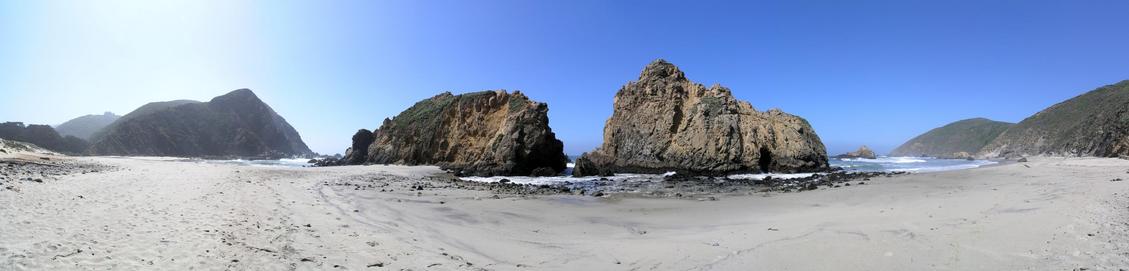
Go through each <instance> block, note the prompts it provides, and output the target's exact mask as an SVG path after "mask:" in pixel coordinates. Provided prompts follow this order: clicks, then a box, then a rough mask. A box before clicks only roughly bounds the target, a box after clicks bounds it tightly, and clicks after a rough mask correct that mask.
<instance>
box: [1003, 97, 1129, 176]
mask: <svg viewBox="0 0 1129 271" xmlns="http://www.w3.org/2000/svg"><path fill="white" fill-rule="evenodd" d="M981 155H983V156H987V157H1003V158H1014V157H1021V156H1029V155H1054V156H1099V157H1118V156H1126V155H1129V80H1126V81H1121V82H1119V83H1117V84H1113V85H1108V86H1104V87H1101V88H1098V89H1095V90H1093V91H1090V92H1087V93H1085V94H1082V95H1079V96H1077V97H1074V98H1071V99H1069V100H1066V101H1063V102H1061V103H1058V104H1055V105H1053V106H1051V107H1048V108H1047V109H1044V110H1043V111H1039V113H1035V115H1033V116H1031V117H1028V118H1026V119H1024V120H1023V121H1020V122H1019V123H1017V124H1015V126H1012V127H1011V128H1008V129H1007V131H1004V132H1003V133H1001V134H1000V135H999V137H996V138H995V139H994V140H992V142H991V143H989V144H988V145H987V146H984V148H983V149H982V150H981Z"/></svg>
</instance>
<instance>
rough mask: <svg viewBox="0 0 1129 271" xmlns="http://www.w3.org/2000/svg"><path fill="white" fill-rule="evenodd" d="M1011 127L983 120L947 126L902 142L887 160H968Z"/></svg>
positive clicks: (969, 120)
mask: <svg viewBox="0 0 1129 271" xmlns="http://www.w3.org/2000/svg"><path fill="white" fill-rule="evenodd" d="M1012 125H1014V124H1013V123H1008V122H1002V121H994V120H990V119H985V118H974V119H966V120H961V121H957V122H953V123H949V124H946V125H945V126H941V127H938V128H934V129H932V130H929V131H928V132H925V133H924V134H921V135H918V136H917V137H914V138H913V139H910V140H909V141H906V143H903V144H902V145H901V146H898V148H896V149H894V151H891V152H890V156H928V157H937V158H954V159H967V158H971V157H972V156H973V155H974V154H976V153H978V152H980V149H982V148H984V146H986V145H988V143H990V142H992V140H993V139H996V137H998V136H999V135H1000V134H1001V133H1003V132H1004V131H1005V130H1007V129H1008V128H1009V127H1011V126H1012Z"/></svg>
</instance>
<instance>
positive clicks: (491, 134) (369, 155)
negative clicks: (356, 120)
mask: <svg viewBox="0 0 1129 271" xmlns="http://www.w3.org/2000/svg"><path fill="white" fill-rule="evenodd" d="M548 112H549V107H548V105H546V104H544V103H540V102H535V101H532V100H530V99H529V98H528V97H526V96H525V95H524V94H522V93H521V92H520V91H514V92H513V93H512V94H511V93H507V92H506V91H504V90H495V91H481V92H474V93H466V94H461V95H453V94H451V93H450V92H445V93H442V94H439V95H436V96H435V97H431V98H428V99H426V100H423V101H420V102H418V103H416V104H415V105H413V106H412V107H411V108H408V109H407V110H404V111H403V112H401V113H400V114H399V115H397V116H396V117H394V118H392V119H385V120H384V123H383V124H382V125H381V126H380V128H379V129H377V130H375V131H373V132H372V133H370V134H371V136H366V133H367V132H368V131H367V130H360V131H358V132H357V133H356V134H355V135H353V145H352V147H351V148H350V149H349V150H348V151H347V154H346V156H345V158H344V159H343V162H347V163H349V164H363V163H369V164H406V165H438V166H440V167H442V168H444V169H448V170H452V171H454V172H455V173H456V174H459V175H477V176H492V175H515V176H525V175H556V174H558V173H560V172H562V171H564V169H565V166H566V164H567V163H568V158H567V157H566V156H565V155H564V144H563V143H561V141H560V140H557V138H556V135H555V134H554V133H553V131H552V129H550V128H549V117H548ZM362 158H363V159H362Z"/></svg>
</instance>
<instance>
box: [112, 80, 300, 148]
mask: <svg viewBox="0 0 1129 271" xmlns="http://www.w3.org/2000/svg"><path fill="white" fill-rule="evenodd" d="M90 152H91V153H93V154H97V155H154V156H181V157H215V158H221V157H240V158H256V159H277V158H281V157H290V156H302V155H310V154H313V152H311V151H310V149H309V148H308V147H307V146H306V143H304V142H302V138H301V136H299V135H298V131H296V130H294V127H291V126H290V124H289V123H287V122H286V120H285V119H283V118H282V117H281V116H279V115H278V113H275V112H274V109H271V107H270V106H268V105H267V104H266V103H264V102H263V101H262V100H260V99H259V97H258V96H256V95H255V93H253V92H251V90H249V89H239V90H235V91H232V92H230V93H227V94H224V95H221V96H218V97H215V98H213V99H212V100H211V101H208V102H196V101H187V100H179V101H170V102H157V103H150V104H147V105H145V106H142V107H140V108H138V109H137V110H134V111H133V112H130V113H129V114H126V115H125V116H122V117H121V118H119V119H118V120H117V121H115V122H114V123H112V124H110V125H109V126H107V127H106V128H104V129H103V130H102V131H100V132H98V133H95V135H94V136H93V141H92V143H91V146H90Z"/></svg>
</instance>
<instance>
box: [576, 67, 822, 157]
mask: <svg viewBox="0 0 1129 271" xmlns="http://www.w3.org/2000/svg"><path fill="white" fill-rule="evenodd" d="M614 104H615V108H614V111H613V113H612V116H611V118H609V119H608V121H607V123H606V124H605V126H604V142H603V144H602V145H601V146H600V147H598V148H597V149H596V150H594V151H592V152H589V153H585V154H583V155H581V157H579V158H578V159H577V161H576V163H575V164H576V167H575V169H574V170H573V175H574V176H589V175H608V174H612V173H619V172H636V173H660V172H666V171H676V172H685V173H690V174H700V175H718V174H727V173H744V172H800V171H824V170H827V169H828V164H827V151H826V149H825V148H824V146H823V143H822V142H821V141H820V139H819V136H817V135H816V133H815V130H813V129H812V127H811V125H810V124H808V122H807V121H806V120H804V119H803V118H800V117H797V116H794V115H790V114H787V113H784V112H783V111H780V110H778V109H771V110H768V111H766V112H761V111H757V110H756V109H754V108H753V106H752V105H751V104H749V103H748V102H745V101H740V100H737V99H736V98H734V97H733V94H732V93H730V90H729V89H728V88H726V87H723V86H720V85H714V86H711V87H705V86H703V85H702V84H698V83H694V82H691V81H690V80H688V79H687V78H686V76H685V74H683V72H682V71H681V70H679V69H678V67H676V66H675V65H673V64H671V63H669V62H666V61H664V60H661V59H660V60H655V61H654V62H652V63H650V64H648V65H647V66H646V68H644V69H643V72H642V73H641V74H640V75H639V79H638V80H637V81H634V82H630V83H628V84H627V85H624V86H623V87H622V88H620V90H619V92H617V93H616V96H615V103H614Z"/></svg>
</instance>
